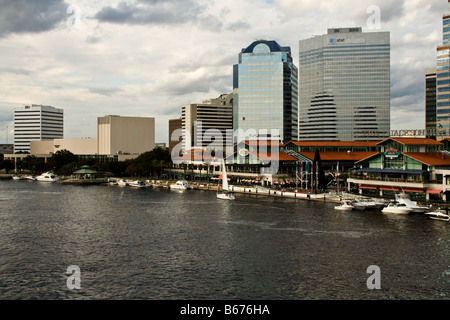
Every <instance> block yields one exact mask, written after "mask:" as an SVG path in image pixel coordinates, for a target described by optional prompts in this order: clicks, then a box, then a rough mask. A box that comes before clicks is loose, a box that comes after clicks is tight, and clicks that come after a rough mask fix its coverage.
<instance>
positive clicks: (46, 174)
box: [36, 171, 58, 182]
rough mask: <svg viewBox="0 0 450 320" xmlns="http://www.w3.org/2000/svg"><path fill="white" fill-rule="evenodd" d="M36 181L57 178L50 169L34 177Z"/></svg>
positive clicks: (51, 180) (47, 180)
mask: <svg viewBox="0 0 450 320" xmlns="http://www.w3.org/2000/svg"><path fill="white" fill-rule="evenodd" d="M36 180H37V181H42V182H56V181H58V179H57V178H56V176H55V174H54V173H53V172H52V171H48V172H44V173H43V174H41V175H40V176H37V177H36Z"/></svg>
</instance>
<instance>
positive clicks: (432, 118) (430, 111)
mask: <svg viewBox="0 0 450 320" xmlns="http://www.w3.org/2000/svg"><path fill="white" fill-rule="evenodd" d="M425 131H426V136H427V138H430V139H436V68H428V69H426V70H425Z"/></svg>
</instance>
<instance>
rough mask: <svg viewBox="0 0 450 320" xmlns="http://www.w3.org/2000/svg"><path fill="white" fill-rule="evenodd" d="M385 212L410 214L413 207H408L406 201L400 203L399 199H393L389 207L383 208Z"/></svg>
mask: <svg viewBox="0 0 450 320" xmlns="http://www.w3.org/2000/svg"><path fill="white" fill-rule="evenodd" d="M381 211H382V212H383V213H394V214H410V213H411V212H412V209H411V208H408V207H407V206H406V205H405V204H404V203H398V202H397V201H391V202H390V203H389V204H388V206H387V207H385V208H384V209H383V210H381Z"/></svg>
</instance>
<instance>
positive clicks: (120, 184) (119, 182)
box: [117, 179, 128, 187]
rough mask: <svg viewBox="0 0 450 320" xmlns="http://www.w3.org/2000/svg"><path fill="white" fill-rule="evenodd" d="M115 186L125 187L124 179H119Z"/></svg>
mask: <svg viewBox="0 0 450 320" xmlns="http://www.w3.org/2000/svg"><path fill="white" fill-rule="evenodd" d="M117 185H118V186H120V187H125V186H127V185H128V182H126V181H125V180H124V179H120V180H118V181H117Z"/></svg>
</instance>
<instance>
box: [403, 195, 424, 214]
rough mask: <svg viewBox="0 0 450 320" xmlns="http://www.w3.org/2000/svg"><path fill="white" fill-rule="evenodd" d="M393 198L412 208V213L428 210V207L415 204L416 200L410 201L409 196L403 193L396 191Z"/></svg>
mask: <svg viewBox="0 0 450 320" xmlns="http://www.w3.org/2000/svg"><path fill="white" fill-rule="evenodd" d="M395 200H396V201H397V202H398V203H403V204H405V205H406V206H407V207H408V208H411V209H412V212H413V213H424V212H426V211H428V210H429V208H428V207H421V206H418V205H417V202H415V201H411V199H410V198H409V196H408V195H407V194H405V193H396V194H395Z"/></svg>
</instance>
